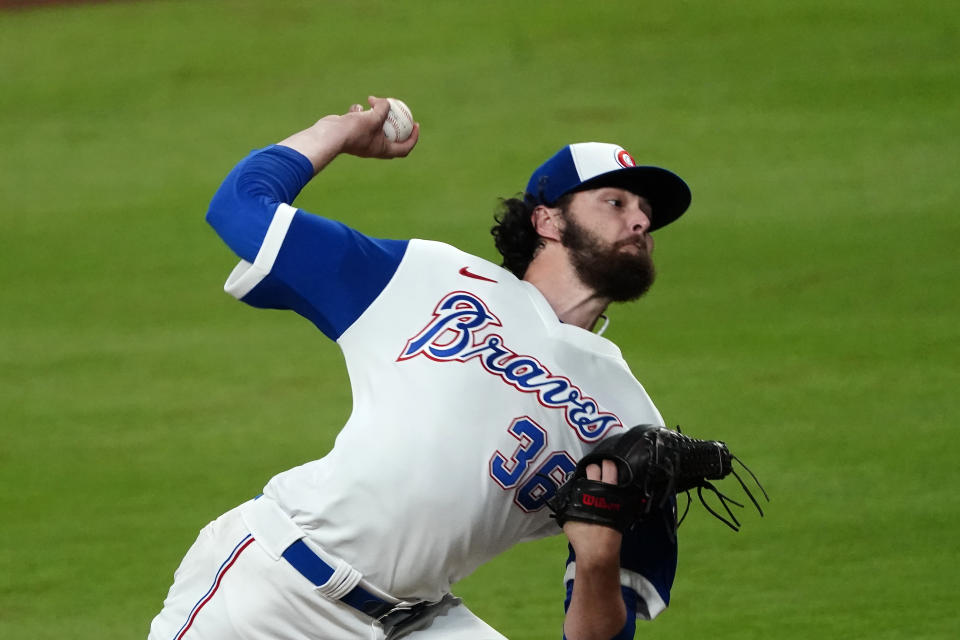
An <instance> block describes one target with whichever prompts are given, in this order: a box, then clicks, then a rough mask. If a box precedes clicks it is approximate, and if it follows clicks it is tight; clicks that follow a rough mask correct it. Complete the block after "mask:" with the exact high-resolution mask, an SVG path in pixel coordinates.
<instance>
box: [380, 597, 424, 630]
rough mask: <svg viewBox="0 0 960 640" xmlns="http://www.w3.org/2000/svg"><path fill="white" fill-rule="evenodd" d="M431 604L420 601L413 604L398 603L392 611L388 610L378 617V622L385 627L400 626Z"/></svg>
mask: <svg viewBox="0 0 960 640" xmlns="http://www.w3.org/2000/svg"><path fill="white" fill-rule="evenodd" d="M429 604H430V603H429V602H418V603H416V604H411V605H397V606H396V607H394V608H393V609H391V610H390V611H387V612H386V613H384V614H383V615H382V616H380V617H378V618H377V622H379V623H380V624H381V625H383V626H384V627H396V626H399V625H401V624H403V623H405V622H407V621H408V620H410V619H411V618H414V617H416V616H418V615H420V613H421V612H422V611H423V610H424V609H426V608H427V607H428V606H429Z"/></svg>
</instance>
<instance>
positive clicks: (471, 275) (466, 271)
mask: <svg viewBox="0 0 960 640" xmlns="http://www.w3.org/2000/svg"><path fill="white" fill-rule="evenodd" d="M460 275H462V276H467V277H468V278H475V279H477V280H484V281H486V282H493V283H496V280H491V279H490V278H486V277H484V276H481V275H478V274H476V273H473V272H472V271H470V269H469V268H468V267H464V268H462V269H460Z"/></svg>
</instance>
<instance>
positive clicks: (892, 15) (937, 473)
mask: <svg viewBox="0 0 960 640" xmlns="http://www.w3.org/2000/svg"><path fill="white" fill-rule="evenodd" d="M958 26H960V5H957V4H956V3H955V2H947V1H946V0H933V1H928V2H922V3H917V2H914V3H906V2H897V1H894V0H876V1H874V2H864V1H863V0H855V1H854V0H839V1H838V0H797V1H796V2H779V1H774V0H742V1H734V2H724V3H715V2H693V1H683V0H678V1H674V2H670V3H646V2H639V1H636V0H634V1H632V2H620V1H616V2H549V3H547V2H544V3H533V2H511V1H507V0H497V1H493V2H470V3H467V2H463V3H454V2H382V1H380V0H368V1H366V2H362V3H361V2H346V1H339V2H320V1H313V2H306V1H303V2H293V1H276V2H252V1H249V0H246V1H237V2H222V1H204V2H197V1H193V2H132V3H125V2H113V3H104V4H96V5H84V6H52V7H46V8H37V9H29V10H17V11H8V12H2V13H0V282H2V289H0V300H2V303H0V435H2V438H0V483H2V487H3V489H2V491H0V540H2V544H0V638H2V639H3V640H8V639H14V638H16V639H20V638H23V639H44V638H79V639H86V638H142V637H145V636H146V631H147V627H148V624H149V621H150V619H151V618H152V616H153V615H154V614H155V613H156V612H157V610H158V609H159V606H160V604H161V601H162V599H163V596H164V594H165V593H166V589H167V587H168V586H169V583H170V581H171V577H172V573H173V570H174V568H175V567H176V565H177V563H178V562H179V560H180V558H181V556H182V555H183V553H184V552H185V551H186V549H187V547H188V546H189V545H190V543H191V542H192V541H193V539H194V537H195V535H196V532H197V530H198V529H199V528H200V527H201V526H203V525H204V524H205V523H206V522H207V521H208V520H210V519H211V518H213V517H215V516H216V515H218V514H219V513H221V512H222V511H224V510H226V509H228V508H230V507H232V506H233V505H235V504H236V503H238V502H240V501H242V500H245V499H247V498H248V497H250V496H251V495H253V494H255V493H257V492H258V491H259V489H260V488H261V487H262V486H263V484H264V483H265V482H266V481H267V480H268V479H269V478H270V476H271V475H272V474H273V473H275V472H277V471H280V470H282V469H285V468H288V467H290V466H292V465H295V464H298V463H301V462H303V461H305V460H308V459H311V458H314V457H318V456H320V455H322V454H323V453H324V452H325V451H326V450H327V449H328V448H329V446H330V445H331V443H332V441H333V438H334V435H335V432H336V429H337V426H338V425H340V424H342V422H343V420H344V419H345V418H346V416H347V415H348V413H349V410H350V397H349V391H348V389H347V386H346V376H345V371H344V368H343V366H342V363H341V360H340V355H339V351H338V350H337V348H336V347H335V345H333V344H331V343H329V342H327V341H325V340H324V339H323V338H322V336H321V335H320V334H319V333H317V332H316V331H315V330H313V328H312V327H311V325H309V324H308V323H306V322H304V321H302V320H299V319H297V318H296V317H294V316H292V315H288V314H283V313H276V312H262V311H254V310H251V309H248V308H246V307H244V306H243V305H240V304H238V303H236V302H235V301H233V300H232V299H231V298H230V297H229V296H227V295H226V294H224V293H223V292H222V291H221V286H222V283H223V280H224V279H225V277H226V275H227V273H228V272H229V270H230V269H231V267H232V265H233V258H232V257H231V255H230V253H229V251H228V250H227V249H226V248H225V247H224V246H223V245H222V244H221V243H220V242H219V240H218V239H217V238H216V236H215V235H214V234H213V232H212V231H211V230H210V229H209V228H207V227H206V225H205V223H204V222H203V214H204V212H205V209H206V205H207V202H208V201H209V198H210V196H211V195H212V193H213V191H214V190H215V188H216V187H217V185H218V183H219V181H220V180H221V178H222V177H223V175H225V173H226V172H227V171H228V170H229V168H230V167H231V166H232V164H233V163H234V162H236V161H237V160H238V159H239V158H240V157H242V156H243V155H244V154H245V153H246V152H247V151H248V150H250V149H251V148H254V147H259V146H262V145H265V144H269V143H271V142H274V141H276V140H279V139H280V138H282V137H284V136H285V135H286V134H288V133H290V132H292V131H294V130H297V129H300V128H303V127H305V126H307V125H309V124H310V123H311V122H312V121H313V120H315V119H316V118H318V117H320V116H322V115H325V114H327V113H333V112H342V111H343V110H345V109H346V107H347V106H348V105H349V104H351V103H352V102H357V101H362V99H363V98H364V97H365V96H366V95H367V94H368V93H377V94H379V95H394V96H398V97H401V98H403V99H404V100H406V101H407V102H408V104H410V106H411V107H412V109H413V111H414V114H415V115H416V117H417V118H418V120H419V121H420V122H421V123H422V128H423V136H422V140H421V143H420V145H419V147H418V148H417V149H416V151H415V152H414V153H413V154H412V155H411V156H410V157H409V158H407V159H405V160H402V161H399V160H398V161H390V162H384V161H370V160H366V161H364V160H358V159H355V158H344V159H341V160H338V161H337V162H336V163H335V164H334V165H332V166H331V167H330V168H329V170H328V171H327V172H326V173H325V174H324V175H323V176H322V179H318V180H317V181H315V182H314V183H312V184H311V185H310V186H309V187H308V188H307V189H306V190H305V192H304V193H303V195H302V196H301V198H300V199H299V200H298V204H299V205H300V206H302V207H304V208H307V209H309V210H312V211H315V212H319V213H328V214H330V215H332V216H335V217H338V218H341V219H344V220H346V221H349V222H350V223H352V224H353V225H354V226H355V227H357V228H359V229H361V230H363V231H366V232H369V233H372V234H375V235H381V236H392V237H410V236H418V237H428V238H435V239H440V240H444V241H448V242H451V243H454V244H457V245H458V246H461V247H462V248H464V249H466V250H468V251H472V252H474V253H477V254H479V255H483V256H485V257H488V258H491V259H493V258H494V257H495V254H494V251H493V249H492V244H491V241H490V238H489V235H488V228H489V225H490V222H491V219H490V215H491V212H492V210H493V207H494V205H495V203H496V198H497V197H498V196H501V195H510V194H513V193H515V192H517V191H519V190H520V189H521V188H522V187H523V186H524V184H525V181H526V178H527V176H528V175H529V173H530V171H531V170H532V169H533V168H534V167H535V166H536V165H537V164H538V163H539V162H540V161H542V160H543V159H544V158H545V157H546V156H547V155H549V154H550V153H552V152H553V151H555V150H556V149H557V148H559V147H560V146H562V145H563V144H565V143H567V142H570V141H578V140H604V141H614V142H618V143H620V144H622V145H624V146H626V147H627V148H628V149H630V150H632V152H633V153H634V155H635V156H636V157H637V158H638V160H640V161H641V162H644V163H658V164H662V165H665V166H668V167H671V168H673V169H675V170H676V171H677V172H679V173H680V174H681V175H682V176H684V177H685V178H686V179H687V180H688V182H689V183H690V184H691V186H692V189H693V193H694V200H693V206H692V208H691V210H690V211H689V213H688V214H687V215H686V216H685V217H684V218H683V219H682V220H681V221H679V222H678V223H676V224H674V225H672V226H671V227H668V228H667V229H664V230H663V231H661V232H659V233H658V234H657V241H658V249H657V258H658V266H659V269H660V279H659V282H658V285H657V286H656V287H655V288H654V291H653V292H652V293H651V294H650V295H649V296H648V297H647V298H646V299H644V300H643V301H641V302H639V303H635V304H631V305H627V306H623V307H618V308H616V309H614V310H612V313H611V315H612V325H611V328H610V330H609V331H608V334H607V335H608V336H610V337H612V338H613V339H614V340H615V341H617V342H618V343H619V344H621V345H622V347H623V351H624V353H625V355H626V357H627V359H628V360H629V361H630V362H631V364H632V367H633V369H634V371H635V372H636V373H637V375H638V377H639V378H640V379H641V380H642V381H643V382H644V384H645V386H646V387H647V389H648V390H649V391H650V393H651V395H652V396H653V398H654V399H655V401H656V402H657V403H658V406H659V407H660V408H661V410H662V412H663V413H664V415H665V417H666V418H667V420H669V421H671V422H673V423H680V424H682V425H683V426H684V427H685V428H686V430H687V431H688V432H689V433H691V434H693V435H699V436H708V437H722V438H724V439H726V440H727V441H728V442H729V443H730V444H731V446H732V448H733V449H734V451H736V452H737V453H738V454H740V455H741V456H742V457H743V458H744V459H745V460H747V461H748V463H750V464H751V466H752V468H753V469H754V470H755V471H756V472H757V473H758V474H759V475H760V476H761V478H762V479H763V480H764V482H765V485H766V486H767V488H768V490H769V492H770V493H771V495H772V497H773V502H772V503H771V504H770V505H769V512H768V514H767V517H766V518H764V519H763V520H761V519H760V518H758V517H756V516H755V515H751V514H746V515H745V516H744V519H745V527H744V530H743V531H742V532H741V533H739V534H734V533H732V532H730V531H728V530H726V529H725V528H724V527H723V526H722V525H721V524H719V523H718V522H716V521H714V520H712V519H711V518H709V517H708V515H707V514H706V513H705V512H704V510H703V509H702V508H698V507H697V506H695V507H694V508H693V509H692V513H691V515H690V516H689V518H688V520H687V522H686V523H685V524H684V526H683V528H682V530H681V532H682V541H681V557H680V566H679V573H678V576H677V580H676V584H675V587H674V591H673V604H672V606H671V607H670V609H669V610H668V611H667V612H666V613H664V614H663V615H662V616H661V617H660V618H659V619H658V620H657V621H656V622H654V623H652V624H645V625H641V631H640V632H639V633H638V637H644V638H697V637H712V638H811V637H819V638H871V639H894V638H954V637H957V631H958V629H960V624H958V622H957V616H956V606H957V593H958V592H960V584H958V583H960V581H958V578H957V566H958V563H960V544H958V542H957V540H958V534H960V497H958V496H960V491H958V489H960V482H958V480H960V477H958V476H960V473H958V463H957V460H958V459H960V445H958V437H957V435H956V427H957V419H958V414H960V411H958V409H960V402H958V400H957V393H956V391H957V387H958V382H960V375H958V367H960V346H958V345H960V313H958V311H960V301H958V294H957V292H958V286H957V280H958V275H960V269H958V266H960V265H958V253H957V249H956V246H957V244H958V240H960V233H958V232H960V223H958V217H957V211H956V209H957V202H958V201H960V189H958V180H957V166H958V165H957V163H958V159H960V153H958V151H960V145H958V133H960V120H958V114H960V80H958V78H960V44H958V43H960V29H958ZM415 472H418V471H415ZM437 480H438V482H442V481H443V480H442V478H438V479H437ZM384 490H388V488H386V487H385V488H384ZM563 554H564V544H563V541H562V540H561V539H559V538H554V539H550V540H546V541H543V542H539V543H533V544H526V545H522V546H521V547H519V548H517V549H515V550H514V551H512V552H510V553H508V554H506V555H505V556H503V557H501V558H500V559H498V560H497V561H495V562H493V563H491V564H490V565H488V566H485V567H483V568H481V569H480V570H479V571H478V572H477V573H475V574H474V575H473V576H471V577H470V578H469V579H467V580H465V581H464V582H463V583H461V584H460V585H459V587H458V588H457V592H458V593H459V594H460V595H462V596H464V597H465V599H466V600H467V602H468V604H469V605H470V606H471V608H472V609H473V610H474V611H476V612H477V613H478V614H479V615H481V616H482V617H484V618H485V619H487V620H489V621H490V622H491V623H492V624H493V625H494V626H496V627H497V628H499V629H500V630H501V631H502V632H503V633H505V634H506V635H508V636H509V637H511V638H514V639H535V638H537V639H539V638H557V637H559V630H560V625H561V621H562V607H561V600H562V587H561V584H560V576H561V574H562V570H563Z"/></svg>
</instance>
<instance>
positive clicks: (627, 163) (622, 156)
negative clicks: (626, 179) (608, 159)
mask: <svg viewBox="0 0 960 640" xmlns="http://www.w3.org/2000/svg"><path fill="white" fill-rule="evenodd" d="M617 164H619V165H620V166H621V167H623V168H625V169H629V168H630V167H635V166H637V162H636V161H635V160H634V159H633V156H631V155H630V154H629V153H627V150H626V149H620V150H619V151H617Z"/></svg>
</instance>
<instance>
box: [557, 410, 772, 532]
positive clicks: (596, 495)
mask: <svg viewBox="0 0 960 640" xmlns="http://www.w3.org/2000/svg"><path fill="white" fill-rule="evenodd" d="M603 460H613V461H614V462H615V463H616V465H617V479H618V482H617V484H609V483H604V482H600V481H598V480H589V479H588V478H587V475H586V468H587V465H590V464H600V462H601V461H603ZM734 460H736V461H737V462H739V463H740V465H741V466H743V468H744V469H746V470H747V472H748V473H749V474H750V476H751V477H752V478H753V480H754V482H756V483H757V486H758V487H759V488H760V491H762V492H763V496H764V497H765V498H767V500H769V497H767V493H766V491H764V489H763V487H762V486H761V485H760V483H759V481H757V478H756V476H754V475H753V472H751V471H750V470H749V469H747V467H746V465H744V464H743V462H741V461H740V460H739V458H737V457H736V456H734V455H733V454H731V453H730V450H729V449H728V448H727V445H726V444H724V443H723V442H719V441H716V440H697V439H694V438H689V437H687V436H685V435H683V434H681V433H679V432H678V431H671V430H670V429H666V428H664V427H656V426H651V425H639V426H636V427H633V428H632V429H628V430H626V431H624V432H623V433H619V434H617V435H615V436H611V437H609V438H607V439H605V440H604V441H603V442H601V443H600V444H599V445H597V447H596V448H595V449H594V450H593V451H592V452H590V453H589V454H587V455H586V456H584V457H583V459H581V460H580V462H579V463H578V464H577V467H576V469H574V471H573V472H572V473H571V474H570V476H569V477H568V478H567V480H566V482H564V484H563V485H561V486H560V487H559V488H558V489H557V492H556V494H555V495H554V496H553V497H552V498H550V499H549V500H548V501H547V505H548V506H549V508H550V509H551V511H553V517H554V518H556V520H557V523H558V524H559V525H560V526H563V524H564V523H565V522H567V521H568V520H580V521H583V522H592V523H594V524H600V525H604V526H608V527H612V528H614V529H617V530H618V531H624V530H625V529H627V528H628V527H629V526H630V525H632V524H633V523H635V522H640V521H642V520H645V519H647V518H648V517H650V516H651V514H653V513H664V509H663V507H664V506H665V505H667V504H668V502H669V501H670V500H671V499H672V498H674V496H676V494H678V493H684V492H689V491H690V490H692V489H696V490H697V495H698V497H699V498H700V501H701V502H702V503H703V505H704V506H705V507H706V508H707V510H708V511H709V512H710V513H712V514H713V515H714V516H716V517H717V518H719V519H720V520H721V521H723V522H724V523H726V524H727V525H728V526H729V527H730V528H732V529H733V530H735V531H736V530H739V528H740V522H739V521H738V520H737V518H736V517H735V516H734V515H733V512H732V511H731V510H730V506H729V505H730V504H733V505H736V506H738V507H742V506H743V505H742V504H740V503H739V502H736V501H735V500H732V499H731V498H729V497H728V496H725V495H724V494H722V493H720V491H719V490H718V489H717V488H716V487H715V486H714V485H713V484H712V483H711V482H710V481H711V480H722V479H723V478H725V477H727V476H728V475H730V474H733V476H734V477H735V478H736V479H737V481H738V482H739V483H740V486H741V487H743V490H744V492H745V493H746V494H747V496H748V497H749V498H750V500H751V501H752V502H753V504H754V505H755V506H756V508H757V510H758V511H759V512H760V515H761V516H762V515H763V510H762V509H761V508H760V504H759V503H758V502H757V500H756V499H755V498H754V497H753V494H752V493H751V492H750V490H749V489H748V488H747V486H746V484H744V482H743V480H742V479H741V478H740V476H739V475H737V473H736V472H735V471H734V470H733V461H734ZM704 489H707V490H709V491H712V492H713V493H714V494H716V495H717V496H718V498H719V500H720V503H721V504H722V505H723V507H724V509H725V510H726V512H727V515H729V520H728V519H727V518H725V517H723V516H722V515H720V514H719V513H718V512H717V511H715V510H714V509H713V508H711V507H710V505H709V504H707V502H706V501H705V500H704V497H703V490H704ZM687 495H688V496H689V493H688V494H687ZM689 502H690V501H689V500H688V502H687V509H689V506H690V504H689ZM675 513H676V511H675V509H670V514H671V515H670V520H671V523H670V524H671V525H672V526H671V529H676V526H677V525H678V524H679V523H678V521H677V519H676V516H675ZM685 515H686V510H685V511H684V516H685ZM682 519H683V518H682V517H681V518H680V520H681V521H682Z"/></svg>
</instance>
